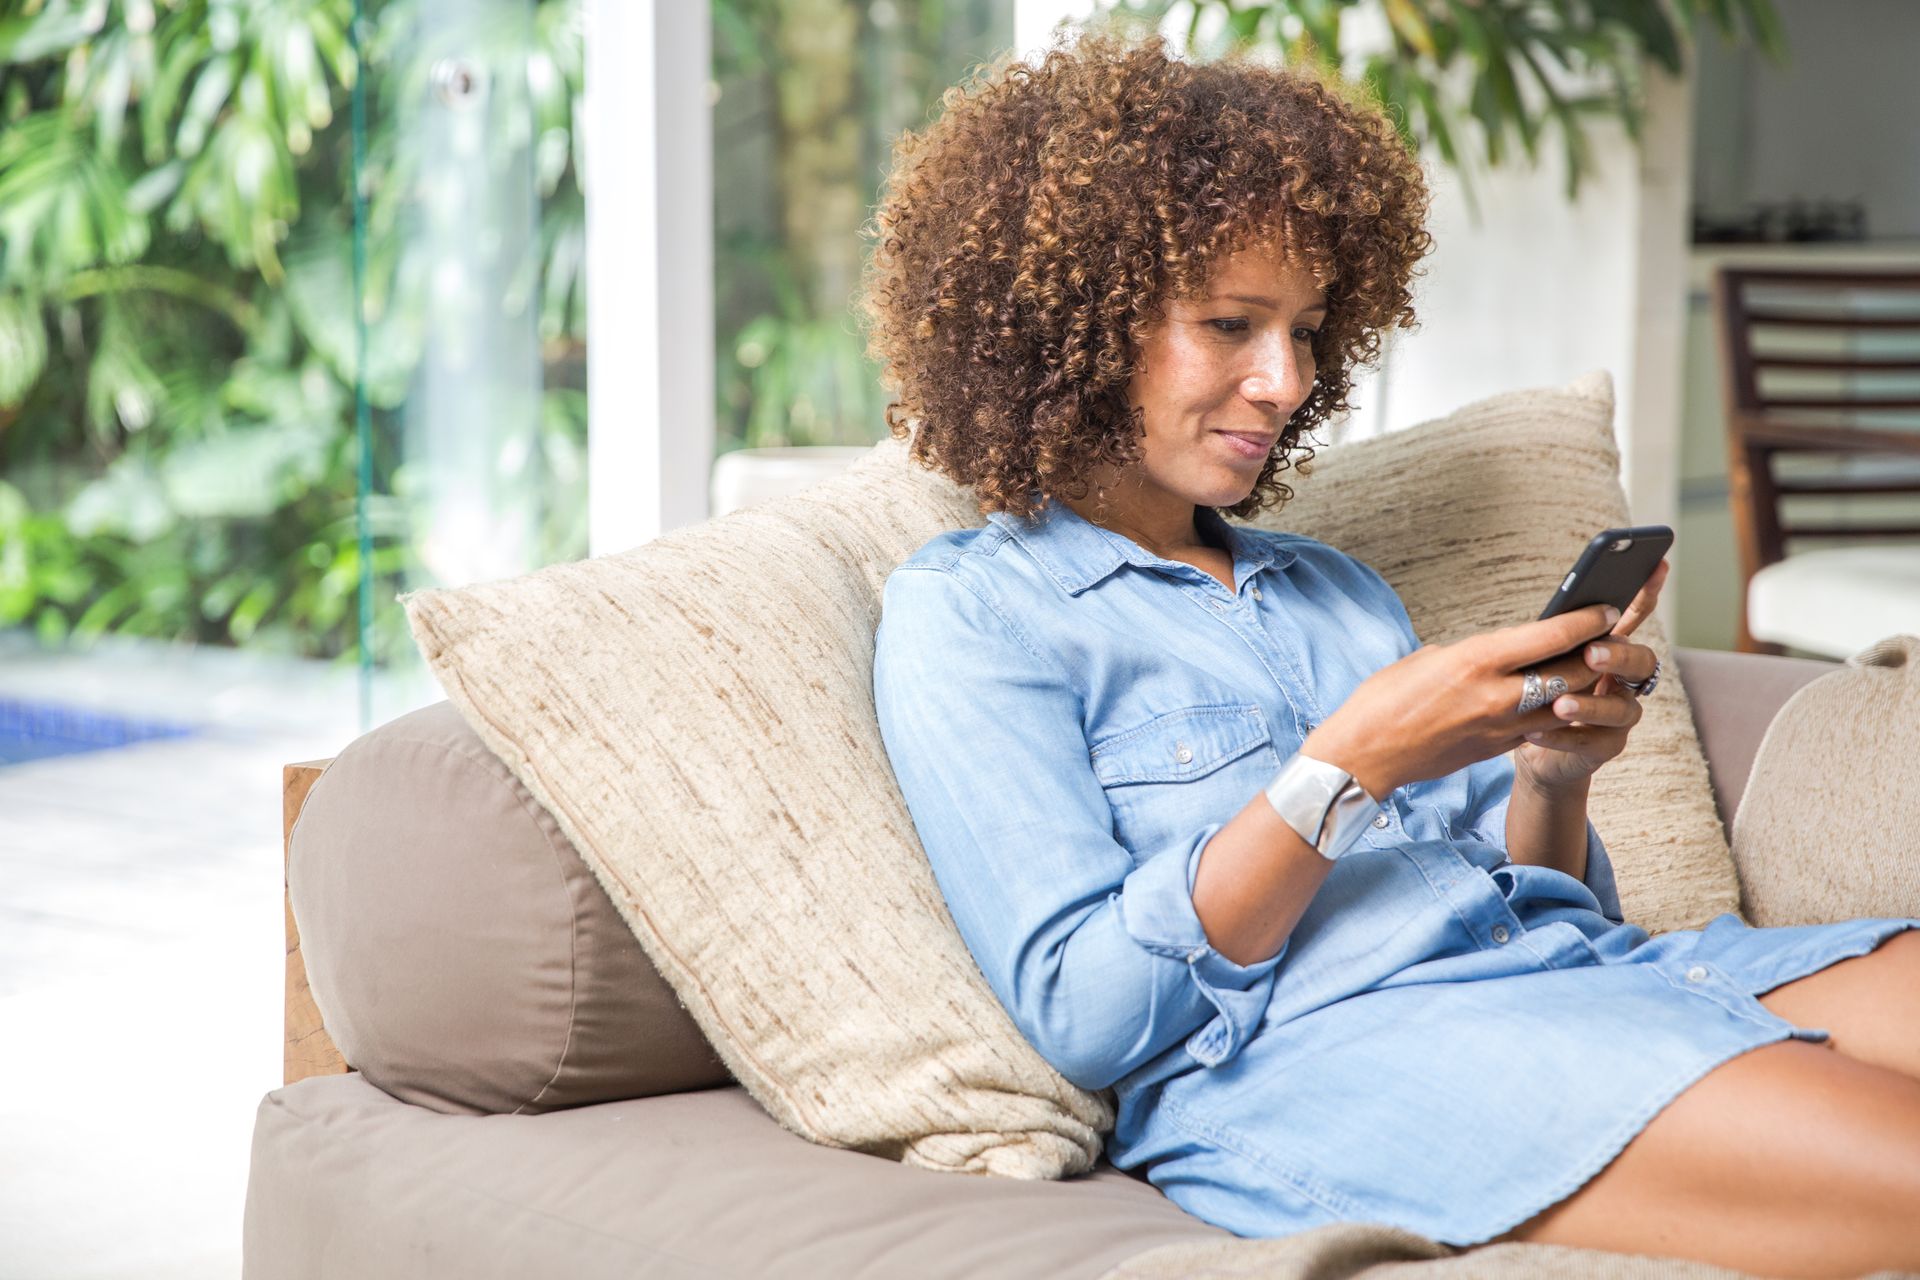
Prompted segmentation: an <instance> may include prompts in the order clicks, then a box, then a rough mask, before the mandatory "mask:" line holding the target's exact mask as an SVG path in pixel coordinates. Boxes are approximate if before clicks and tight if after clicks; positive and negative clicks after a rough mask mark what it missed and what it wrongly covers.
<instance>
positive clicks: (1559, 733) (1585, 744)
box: [1526, 725, 1620, 755]
mask: <svg viewBox="0 0 1920 1280" xmlns="http://www.w3.org/2000/svg"><path fill="white" fill-rule="evenodd" d="M1618 732H1620V731H1619V730H1618V729H1591V728H1588V727H1586V726H1584V725H1563V726H1562V727H1560V728H1558V729H1542V730H1539V731H1537V732H1534V733H1529V734H1527V735H1526V741H1528V742H1531V743H1532V744H1533V745H1534V746H1536V747H1547V748H1549V749H1551V750H1554V751H1571V752H1573V753H1574V754H1576V755H1598V754H1599V753H1600V746H1601V744H1600V743H1599V742H1598V741H1596V739H1597V736H1598V735H1600V734H1603V733H1618Z"/></svg>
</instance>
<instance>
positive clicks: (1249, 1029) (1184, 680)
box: [867, 37, 1920, 1275]
mask: <svg viewBox="0 0 1920 1280" xmlns="http://www.w3.org/2000/svg"><path fill="white" fill-rule="evenodd" d="M1426 208H1427V196H1426V191H1425V187H1424V185H1423V182H1422V179H1421V174H1420V171H1419V168H1418V166H1417V165H1416V164H1415V162H1414V161H1413V160H1412V159H1411V158H1410V157H1409V155H1408V154H1407V153H1406V151H1405V150H1404V149H1403V148H1402V146H1401V144H1400V142H1399V140H1398V139H1397V137H1396V136H1395V134H1394V132H1393V130H1392V128H1391V126H1390V125H1388V124H1387V123H1385V122H1384V121H1383V120H1382V119H1381V118H1380V117H1379V116H1378V115H1377V114H1375V113H1372V112H1371V111H1369V110H1367V109H1364V108H1362V107H1359V106H1356V105H1354V104H1352V103H1349V102H1347V101H1345V100H1343V99H1342V97H1341V96H1340V95H1339V94H1338V93H1337V92H1335V91H1334V90H1332V89H1330V88H1328V87H1327V86H1324V85H1322V84H1320V83H1318V82H1316V81H1314V80H1312V79H1310V78H1307V77H1304V76H1300V75H1297V74H1291V73H1285V72H1281V71H1278V70H1275V69H1271V68H1266V67H1262V66H1259V65H1255V64H1251V63H1246V62H1239V63H1228V64H1215V65H1209V66H1195V65H1190V64H1187V63H1185V62H1181V61H1178V60H1173V59H1170V58H1168V57H1167V55H1166V54H1165V52H1164V50H1163V48H1162V47H1161V45H1160V44H1159V42H1158V41H1154V42H1150V43H1147V44H1144V45H1138V46H1134V45H1128V44H1124V43H1120V42H1116V41H1113V40H1110V39H1106V38H1101V37H1089V38H1085V39H1083V40H1082V41H1081V42H1080V43H1079V44H1078V46H1077V47H1074V48H1070V49H1056V50H1055V51H1053V52H1052V53H1050V54H1049V55H1048V56H1047V58H1046V59H1045V61H1044V64H1043V65H1042V66H1040V67H1039V68H1033V67H1029V66H1026V65H1024V64H1013V65H1012V66H1011V67H1010V68H1008V69H1007V70H1005V71H1004V72H1001V73H997V74H995V75H992V76H990V77H988V78H986V79H985V80H984V81H983V82H982V83H980V84H978V85H977V86H975V87H974V88H973V91H972V92H970V93H969V92H962V91H960V90H955V91H952V92H950V93H949V94H948V95H947V98H946V100H945V103H944V112H943V114H942V116H941V118H940V119H939V120H938V121H936V122H935V123H934V124H933V125H931V126H930V127H929V128H928V129H927V130H926V131H925V132H924V133H923V134H920V135H918V136H915V135H908V136H906V137H905V138H903V140H902V141H901V143H900V144H899V147H898V150H897V152H896V164H895V168H894V171H893V173H892V175H891V178H890V184H889V189H888V191H887V193H886V196H885V198H884V200H883V203H882V206H881V208H880V209H879V211H878V214H877V218H876V228H877V240H878V243H877V245H876V247H875V252H874V256H873V260H872V264H871V266H870V269H869V277H868V280H867V309H868V317H869V321H870V326H871V331H872V336H871V343H872V349H873V351H874V352H875V354H876V355H877V356H878V357H880V358H881V359H882V360H883V361H885V362H886V364H887V366H888V376H889V378H890V379H891V380H892V381H893V382H894V383H895V384H896V386H897V387H898V390H899V400H898V403H897V404H896V405H895V406H894V407H893V409H892V410H890V412H889V422H890V425H891V426H892V428H893V430H894V433H895V434H896V435H907V434H911V437H912V446H911V447H912V452H913V455H914V456H915V458H916V459H917V460H919V461H921V462H923V463H924V464H926V465H930V466H934V467H937V468H939V469H941V470H942V471H944V472H945V473H946V474H947V475H949V476H951V477H952V478H953V479H955V480H957V481H959V482H961V483H963V484H967V485H970V486H972V487H973V491H974V493H975V495H976V496H977V498H978V499H979V501H980V505H981V510H982V512H983V514H984V515H985V517H986V521H987V522H986V524H985V525H983V526H982V527H979V528H974V529H966V530H959V531H955V532H951V533H947V534H943V535H941V536H939V537H936V538H934V539H933V540H932V541H931V542H929V543H928V544H927V545H926V546H925V547H923V548H921V549H920V550H919V551H917V552H916V553H915V554H914V555H913V556H912V557H910V558H909V559H908V560H907V561H906V562H905V563H904V564H902V565H901V566H900V568H899V569H898V570H897V571H896V572H894V573H893V574H892V575H891V576H890V577H889V579H888V581H887V584H886V590H885V598H884V610H883V616H882V621H881V625H880V629H879V633H878V637H877V641H876V655H875V670H874V693H875V702H876V706H877V709H878V713H879V717H880V724H881V729H882V732H883V736H884V740H885V743H886V747H887V750H888V753H889V756H890V758H891V760H892V762H893V766H894V769H895V772H896V774H897V776H898V778H899V782H900V786H901V789H902V791H903V794H904V795H905V797H906V799H907V802H908V805H909V808H910V810H911V812H912V815H913V819H914V823H915V826H916V828H917V829H918V831H919V833H920V835H921V838H922V841H923V843H924V845H925V847H926V851H927V855H928V857H929V859H930V860H931V862H932V865H933V869H934V871H935V873H936V876H937V878H938V881H939V884H940V888H941V890H942V893H943V894H944V896H945V898H946V900H947V904H948V906H949V908H950V910H951V912H952V915H953V918H954V921H955V923H956V924H957V925H958V927H959V929H960V931H961V933H962V935H963V936H964V938H965V939H966V942H967V944H968V947H969V948H970V950H971V951H972V953H973V955H974V957H975V958H976V959H977V961H978V962H979V965H980V968H981V970H982V971H983V973H984V974H985V976H986V979H987V981H988V983H989V984H990V985H991V986H992V988H993V990H994V992H995V993H996V995H997V996H998V997H999V999H1000V1000H1001V1002H1002V1003H1003V1004H1004V1005H1005V1006H1006V1008H1007V1010H1008V1012H1009V1013H1010V1015H1011V1016H1012V1017H1013V1019H1014V1021H1015V1022H1016V1023H1017V1025H1018V1026H1019V1027H1020V1029H1021V1031H1022V1032H1023V1033H1024V1034H1025V1035H1026V1036H1027V1037H1028V1038H1029V1039H1030V1040H1031V1041H1032V1042H1033V1044H1034V1045H1035V1046H1036V1048H1038V1050H1039V1051H1040V1052H1041V1053H1042V1055H1044V1056H1045V1057H1046V1058H1047V1059H1048V1060H1049V1061H1050V1062H1051V1063H1052V1064H1053V1065H1054V1066H1055V1067H1056V1068H1057V1069H1058V1070H1059V1071H1060V1072H1061V1073H1062V1074H1063V1075H1064V1076H1066V1077H1067V1078H1068V1079H1070V1080H1072V1081H1073V1082H1074V1083H1076V1084H1078V1085H1081V1086H1082V1087H1085V1088H1088V1089H1100V1088H1106V1087H1109V1086H1111V1087H1112V1088H1113V1089H1114V1090H1115V1097H1116V1102H1117V1123H1116V1127H1115V1130H1114V1132H1113V1134H1112V1135H1111V1137H1110V1139H1109V1141H1108V1146H1107V1152H1108V1155H1109V1157H1110V1159H1111V1160H1112V1161H1113V1163H1114V1164H1115V1165H1117V1166H1119V1167H1121V1168H1126V1169H1144V1171H1145V1172H1146V1174H1147V1176H1148V1177H1149V1178H1150V1179H1151V1180H1152V1182H1153V1183H1154V1184H1155V1185H1157V1186H1159V1187H1160V1188H1161V1189H1162V1190H1163V1191H1164V1192H1165V1193H1166V1194H1167V1195H1168V1196H1169V1197H1170V1198H1172V1199H1173V1200H1174V1201H1175V1202H1176V1203H1178V1204H1180V1205H1181V1206H1182V1207H1184V1208H1185V1209H1187V1210H1188V1211H1189V1212H1191V1213H1193V1214H1195V1215H1196V1216H1199V1217H1201V1218H1203V1219H1206V1220H1208V1221H1210V1222H1214V1223H1216V1224H1219V1225H1221V1226H1223V1227H1225V1228H1227V1229H1229V1230H1231V1231H1233V1232H1236V1233H1238V1234H1241V1235H1279V1234H1286V1233H1290V1232H1293V1231H1297V1230H1301V1229H1304V1228H1308V1227H1312V1226H1315V1225H1319V1224H1321V1223H1326V1222H1331V1221H1337V1220H1342V1219H1357V1220H1372V1221H1380V1222H1388V1223H1392V1224H1395V1225H1399V1226H1403V1227H1406V1228H1409V1229H1411V1230H1414V1231H1418V1232H1421V1233H1423V1234H1425V1235H1428V1236H1431V1237H1433V1238H1435V1239H1438V1240H1441V1241H1443V1242H1446V1243H1449V1244H1453V1245H1471V1244H1477V1243H1481V1242H1483V1241H1491V1240H1530V1241H1545V1242H1554V1243H1566V1244H1578V1245H1586V1246H1590V1247H1598V1248H1607V1249H1616V1250H1621V1251H1628V1252H1646V1253H1658V1254H1672V1255H1682V1256H1688V1257H1694V1258H1699V1259H1704V1260H1708V1261H1712V1262H1716V1263H1720V1264H1722V1265H1727V1266H1733V1267H1739V1268H1744V1269H1747V1270H1751V1271H1756V1272H1763V1273H1774V1274H1780V1275H1855V1274H1858V1273H1860V1272H1863V1271H1868V1270H1872V1269H1875V1268H1881V1267H1890V1266H1901V1265H1906V1266H1920V1233H1916V1232H1914V1231H1913V1230H1912V1222H1913V1221H1914V1220H1915V1219H1914V1211H1915V1210H1916V1209H1920V940H1916V939H1915V938H1913V937H1912V936H1910V935H1908V934H1906V932H1905V931H1907V930H1910V929H1912V928H1913V927H1914V926H1916V925H1920V920H1913V919H1866V920H1856V921H1849V922H1843V923H1838V924H1832V925H1823V926H1813V927H1802V928H1750V927H1748V926H1746V925H1745V924H1743V923H1742V922H1741V921H1740V920H1739V919H1738V918H1737V917H1735V916H1733V915H1731V914H1727V915H1722V916H1720V917H1719V918H1717V919H1715V920H1714V921H1713V922H1711V923H1710V924H1709V925H1708V926H1707V927H1706V928H1704V929H1699V930H1687V931H1679V932H1673V933H1668V934H1663V935H1661V936H1660V937H1658V938H1650V937H1649V936H1648V934H1647V933H1646V931H1645V930H1643V929H1640V928H1638V927H1637V926H1634V925H1632V924H1629V923H1626V922H1625V921H1624V920H1623V918H1622V915H1621V911H1620V903H1619V897H1618V895H1617V893H1616V891H1615V888H1614V883H1613V872H1612V868H1611V865H1610V863H1609V861H1608V857H1607V853H1606V849H1605V847H1604V846H1603V845H1602V844H1601V842H1600V840H1599V838H1598V836H1597V835H1596V833H1595V832H1594V830H1593V828H1592V825H1591V824H1590V823H1589V822H1588V821H1587V818H1586V801H1587V792H1588V786H1589V781H1590V779H1591V777H1592V775H1593V773H1594V772H1595V771H1596V770H1597V769H1599V768H1601V767H1603V766H1604V765H1605V764H1606V762H1607V761H1609V760H1611V759H1613V758H1614V757H1615V756H1617V755H1618V754H1619V753H1620V751H1621V749H1622V748H1623V747H1624V746H1625V744H1626V742H1627V739H1628V737H1629V735H1630V733H1631V732H1632V729H1633V726H1634V724H1635V722H1636V721H1637V720H1638V719H1639V717H1640V709H1639V704H1638V702H1637V701H1636V699H1635V697H1634V692H1633V691H1634V690H1635V689H1638V690H1640V691H1641V692H1651V682H1652V680H1653V679H1654V678H1655V676H1656V674H1657V671H1658V664H1657V661H1656V658H1655V655H1654V654H1653V653H1652V652H1651V651H1650V650H1649V649H1648V648H1647V647H1645V646H1644V645H1641V644H1639V643H1637V642H1636V641H1634V640H1632V639H1631V638H1630V637H1631V635H1632V634H1633V631H1634V629H1635V627H1637V626H1638V624H1639V623H1640V621H1641V620H1642V619H1644V618H1645V617H1646V616H1647V615H1648V613H1649V612H1650V611H1651V609H1652V608H1653V605H1654V603H1655V600H1656V598H1657V596H1658V593H1659V590H1660V583H1661V581H1662V580H1663V579H1664V566H1663V568H1662V571H1661V572H1659V573H1657V574H1656V576H1655V578H1654V579H1653V580H1652V581H1651V582H1650V583H1649V584H1648V586H1647V588H1646V589H1645V590H1643V591H1642V592H1641V593H1640V595H1639V596H1638V598H1636V599H1635V600H1634V601H1633V603H1632V605H1631V606H1630V607H1629V608H1628V610H1627V611H1626V614H1625V616H1623V617H1622V616H1617V614H1616V612H1615V611H1612V610H1603V609H1600V608H1598V607H1596V608H1592V609H1586V610H1582V611H1580V612H1577V613H1573V614H1568V615H1565V616H1562V617H1559V618H1555V619H1551V620H1548V621H1544V622H1535V623H1529V624H1526V625H1524V626H1517V627H1510V628H1506V629H1504V630H1501V631H1496V632H1491V633H1488V634H1484V635H1480V636H1475V637H1472V638H1470V639H1468V640H1465V641H1462V642H1460V643H1457V644H1451V645H1444V646H1425V647H1422V646H1421V645H1420V643H1419V641H1418V639H1417V637H1416V636H1415V635H1414V633H1413V629H1412V627H1411V625H1410V623H1409V622H1408V619H1407V615H1406V612H1405V610H1404V608H1403V607H1402V606H1401V603H1400V601H1399V600H1398V598H1397V597H1396V596H1395V595H1394V593H1393V591H1392V589H1391V588H1390V587H1388V585H1387V584H1386V583H1385V582H1384V581H1383V580H1382V579H1381V578H1380V577H1379V575H1378V574H1376V573H1374V572H1373V570H1371V569H1369V568H1368V567H1367V566H1365V565H1363V564H1361V563H1359V562H1358V561H1356V560H1354V559H1352V558H1351V557H1349V556H1346V555H1344V554H1343V553H1341V552H1339V551H1337V550H1336V549H1334V548H1332V547H1329V546H1326V545H1324V544H1322V543H1319V542H1316V541H1314V540H1312V539H1309V538H1305V537H1300V536H1297V535H1293V534H1285V533H1274V532H1262V531H1256V530H1252V529H1248V528H1245V527H1241V526H1238V525H1234V524H1229V523H1227V521H1226V520H1224V519H1223V518H1222V516H1221V513H1222V512H1225V513H1229V514H1232V515H1236V516H1244V515H1247V514H1249V513H1251V512H1253V511H1255V510H1257V509H1259V508H1260V507H1261V506H1262V505H1265V504H1267V503H1269V502H1271V501H1274V500H1276V499H1284V498H1285V497H1287V496H1289V493H1290V491H1289V490H1288V489H1287V487H1286V486H1285V485H1283V484H1282V483H1280V481H1279V479H1278V477H1279V475H1280V473H1281V471H1282V470H1283V469H1284V468H1286V467H1287V466H1289V465H1290V464H1295V463H1297V462H1298V461H1299V460H1301V459H1303V458H1304V457H1305V456H1307V451H1306V450H1304V449H1303V448H1302V447H1301V442H1302V440H1303V438H1304V433H1305V432H1306V431H1307V430H1308V429H1310V428H1312V427H1314V426H1316V425H1318V424H1320V423H1322V422H1324V421H1325V420H1326V419H1327V418H1328V417H1329V415H1331V414H1334V413H1337V412H1339V411H1341V410H1343V409H1344V408H1346V407H1347V396H1348V393H1349V390H1350V387H1351V383H1350V377H1351V373H1352V370H1353V369H1354V368H1355V367H1356V365H1358V364H1360V363H1363V362H1365V361H1367V360H1370V359H1372V358H1373V357H1374V356H1375V355H1376V354H1377V351H1378V343H1379V334H1380V332H1381V331H1382V330H1383V329H1384V328H1386V327H1388V326H1389V325H1395V324H1398V325H1407V324H1410V323H1411V321H1412V318H1413V313H1412V310H1411V307H1410V297H1409V293H1408V290H1407V286H1408V282H1409V280H1410V278H1411V276H1412V274H1413V268H1414V266H1415V264H1416V262H1417V261H1418V259H1419V258H1420V257H1421V256H1422V255H1423V254H1424V253H1425V252H1426V251H1427V249H1428V247H1429V240H1428V236H1427V233H1426V231H1425V230H1424V228H1423V221H1424V218H1425V214H1426ZM1550 585H1551V584H1543V591H1544V590H1545V589H1546V588H1547V587H1549V586H1550ZM1530 675H1533V676H1537V677H1539V685H1536V684H1535V683H1534V682H1533V681H1532V680H1530V679H1529V676H1530ZM1556 677H1557V678H1558V679H1560V680H1562V681H1564V682H1565V686H1566V690H1567V691H1566V692H1565V693H1563V694H1561V695H1560V696H1558V697H1554V698H1551V699H1550V700H1548V699H1543V698H1541V697H1540V696H1538V695H1537V694H1536V692H1535V691H1536V689H1537V688H1539V687H1555V686H1552V681H1553V680H1554V678H1556ZM1535 704H1539V705H1535ZM1316 787H1318V788H1321V789H1320V790H1316ZM1335 795H1338V797H1339V799H1338V800H1337V802H1336V803H1334V804H1332V805H1331V806H1329V805H1328V803H1327V801H1328V798H1329V797H1332V796H1335ZM1315 797H1317V800H1316V799H1315ZM1895 935H1901V936H1898V937H1896V936H1895ZM1842 1226H1844V1227H1845V1228H1846V1231H1845V1232H1844V1233H1842V1232H1840V1231H1837V1230H1836V1228H1839V1227H1842Z"/></svg>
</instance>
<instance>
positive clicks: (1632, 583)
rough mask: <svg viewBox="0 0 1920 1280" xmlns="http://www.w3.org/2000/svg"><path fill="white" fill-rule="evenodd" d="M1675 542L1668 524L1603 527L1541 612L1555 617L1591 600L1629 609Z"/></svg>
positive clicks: (1589, 602) (1594, 602) (1543, 614)
mask: <svg viewBox="0 0 1920 1280" xmlns="http://www.w3.org/2000/svg"><path fill="white" fill-rule="evenodd" d="M1671 546H1673V530H1672V529H1670V528H1668V527H1667V526H1666V525H1664V524H1646V525H1639V526H1636V527H1635V528H1632V529H1602V530H1601V531H1600V532H1599V533H1596V534H1595V535H1594V536H1593V541H1591V542H1589V543H1588V544H1587V549H1586V550H1585V551H1582V552H1581V553H1580V558H1579V559H1578V560H1576V561H1575V562H1574V565H1573V568H1572V569H1571V570H1569V571H1568V573H1567V576H1566V577H1564V578H1562V579H1561V580H1560V589H1559V590H1558V591H1555V592H1554V593H1553V599H1551V600H1549V601H1547V607H1546V608H1545V609H1544V610H1542V611H1541V613H1540V616H1541V617H1542V618H1551V617H1553V616H1554V615H1555V614H1561V613H1566V612H1567V611H1569V610H1571V609H1584V608H1586V607H1587V606H1588V605H1590V604H1610V605H1612V606H1613V607H1614V608H1616V609H1618V610H1620V611H1621V612H1622V613H1625V612H1626V611H1627V606H1628V605H1629V604H1631V603H1632V602H1633V597H1634V596H1635V595H1637V594H1639V591H1640V588H1641V587H1643V586H1645V585H1646V584H1647V579H1648V578H1651V577H1652V576H1653V571H1654V570H1655V569H1656V568H1658V567H1659V565H1660V560H1661V557H1663V556H1665V555H1666V554H1667V549H1668V548H1669V547H1671Z"/></svg>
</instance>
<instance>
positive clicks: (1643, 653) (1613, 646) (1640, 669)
mask: <svg viewBox="0 0 1920 1280" xmlns="http://www.w3.org/2000/svg"><path fill="white" fill-rule="evenodd" d="M1581 657H1582V659H1583V660H1584V661H1585V663H1586V665H1587V666H1588V667H1589V668H1591V669H1592V670H1594V671H1596V672H1599V673H1600V674H1602V675H1609V676H1619V677H1622V678H1624V679H1627V680H1631V681H1633V682H1634V683H1635V684H1638V683H1639V682H1640V681H1642V680H1645V679H1646V678H1647V677H1648V676H1650V675H1652V674H1653V664H1654V654H1653V650H1651V649H1649V648H1648V647H1647V646H1646V645H1643V644H1635V643H1633V642H1632V641H1631V640H1620V639H1618V638H1616V636H1603V637H1601V638H1600V639H1598V640H1595V641H1593V642H1592V643H1591V644H1589V645H1588V646H1587V647H1586V648H1585V649H1584V650H1582V652H1581Z"/></svg>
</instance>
